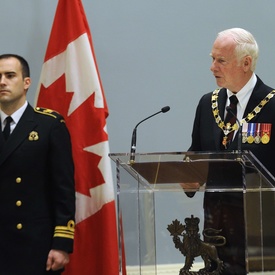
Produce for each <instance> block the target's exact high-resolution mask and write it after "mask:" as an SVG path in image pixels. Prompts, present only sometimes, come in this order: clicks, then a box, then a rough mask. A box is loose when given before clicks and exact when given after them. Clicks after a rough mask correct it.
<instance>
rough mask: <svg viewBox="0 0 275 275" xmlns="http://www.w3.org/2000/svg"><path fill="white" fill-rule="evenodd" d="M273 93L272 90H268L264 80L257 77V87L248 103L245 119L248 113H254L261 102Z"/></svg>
mask: <svg viewBox="0 0 275 275" xmlns="http://www.w3.org/2000/svg"><path fill="white" fill-rule="evenodd" d="M271 91H272V89H271V88H270V89H268V88H267V86H266V85H265V84H264V83H263V82H262V80H261V79H260V78H259V77H258V76H257V82H256V85H255V87H254V89H253V91H252V94H251V96H250V99H249V101H248V103H247V106H246V108H245V111H244V116H243V117H246V116H247V115H248V113H250V112H252V111H253V109H254V108H255V107H256V106H257V105H258V104H259V103H260V102H261V100H263V99H264V98H265V97H266V96H267V94H268V93H270V92H271Z"/></svg>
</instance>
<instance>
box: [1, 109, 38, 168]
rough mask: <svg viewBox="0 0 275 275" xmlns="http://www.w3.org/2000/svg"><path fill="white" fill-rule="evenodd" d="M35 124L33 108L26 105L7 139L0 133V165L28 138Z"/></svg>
mask: <svg viewBox="0 0 275 275" xmlns="http://www.w3.org/2000/svg"><path fill="white" fill-rule="evenodd" d="M36 124H37V123H36V121H35V120H34V111H33V108H32V107H31V106H30V105H28V106H27V108H26V110H25V112H24V113H23V115H22V117H21V118H20V120H19V122H18V124H17V125H16V127H15V129H14V130H13V132H12V134H11V135H10V137H9V139H8V140H7V141H6V142H5V141H4V138H3V135H2V134H1V135H0V136H1V137H0V148H1V152H0V165H2V163H3V162H4V161H5V160H6V159H7V157H8V156H9V155H10V154H11V153H12V152H14V150H16V149H17V148H18V146H19V145H20V144H21V143H22V142H23V141H24V140H25V139H26V138H28V136H29V133H30V132H31V131H32V129H33V128H34V127H35V126H36Z"/></svg>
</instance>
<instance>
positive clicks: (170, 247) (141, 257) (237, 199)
mask: <svg viewBox="0 0 275 275" xmlns="http://www.w3.org/2000/svg"><path fill="white" fill-rule="evenodd" d="M110 158H111V159H112V160H113V161H114V162H115V163H116V178H117V211H118V213H117V217H118V224H119V245H120V268H121V270H120V272H121V273H120V274H123V273H122V270H123V269H124V270H126V272H127V273H126V274H127V275H134V274H135V275H136V274H142V275H147V274H150V275H157V274H158V275H159V274H165V275H172V274H175V275H176V274H180V275H184V274H215V273H211V272H213V270H216V272H220V273H219V274H230V272H231V270H232V274H275V221H274V213H275V196H274V195H275V188H274V186H275V179H274V177H273V176H272V175H271V174H270V173H269V172H268V171H267V170H266V169H265V168H264V167H263V166H262V165H261V163H260V162H259V161H258V160H257V158H256V157H255V156H254V155H253V154H252V153H251V152H247V151H243V152H221V153H213V152H171V153H169V152H164V153H145V154H135V155H134V160H133V156H130V154H110ZM130 159H131V161H130ZM190 225H192V226H193V227H192V226H191V227H190ZM194 225H195V227H194ZM190 228H191V229H190ZM194 228H195V229H194ZM209 230H210V231H209ZM211 230H212V231H211ZM214 230H215V231H214ZM209 232H210V235H209ZM214 232H215V233H214ZM194 236H195V237H194ZM192 237H194V239H192ZM221 240H223V241H221ZM188 244H189V245H188ZM188 247H189V248H188ZM215 250H216V252H217V255H218V259H219V260H221V262H222V267H221V266H219V265H218V264H217V261H216V260H215V258H214V257H213V253H212V252H213V251H214V252H215ZM211 251H212V252H211ZM211 253H212V254H211ZM210 262H211V265H210V267H209V266H207V263H210ZM219 268H220V269H219ZM188 272H189V273H188ZM224 272H229V273H224ZM217 274H218V273H217Z"/></svg>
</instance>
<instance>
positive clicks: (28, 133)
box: [0, 105, 75, 275]
mask: <svg viewBox="0 0 275 275" xmlns="http://www.w3.org/2000/svg"><path fill="white" fill-rule="evenodd" d="M0 197H1V198H0V236H1V237H0V238H1V241H0V249H1V257H0V274H1V275H2V274H3V275H17V274H21V275H40V274H44V273H45V269H46V260H47V255H48V253H49V251H50V249H52V248H53V249H58V250H64V251H67V252H69V253H70V252H72V249H73V233H74V213H75V191H74V166H73V161H72V151H71V142H70V136H69V133H68V130H67V128H66V126H65V123H64V120H63V118H62V117H61V116H60V115H59V114H57V113H55V112H50V111H47V110H43V109H39V108H36V109H35V110H34V109H33V108H32V107H31V106H30V105H28V107H27V109H26V110H25V112H24V114H23V116H22V117H21V119H20V121H19V123H18V124H17V126H16V128H15V129H14V131H13V133H12V134H11V135H10V137H9V139H8V140H7V141H6V142H5V141H4V139H3V135H2V134H1V133H0ZM46 274H48V273H46Z"/></svg>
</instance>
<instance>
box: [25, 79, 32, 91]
mask: <svg viewBox="0 0 275 275" xmlns="http://www.w3.org/2000/svg"><path fill="white" fill-rule="evenodd" d="M31 83H32V81H31V78H30V77H25V78H24V89H25V90H28V89H29V87H30V86H31Z"/></svg>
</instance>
